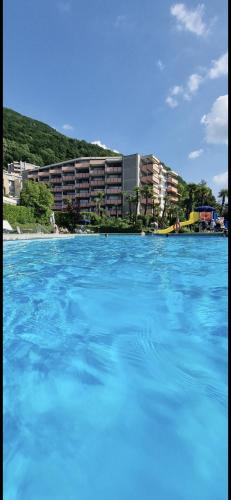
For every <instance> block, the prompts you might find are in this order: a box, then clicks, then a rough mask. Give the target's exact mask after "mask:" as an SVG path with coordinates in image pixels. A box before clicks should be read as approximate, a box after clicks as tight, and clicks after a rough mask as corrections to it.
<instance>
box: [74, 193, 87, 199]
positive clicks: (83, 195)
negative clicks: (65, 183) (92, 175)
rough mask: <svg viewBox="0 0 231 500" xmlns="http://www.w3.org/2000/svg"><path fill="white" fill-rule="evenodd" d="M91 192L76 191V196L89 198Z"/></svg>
mask: <svg viewBox="0 0 231 500" xmlns="http://www.w3.org/2000/svg"><path fill="white" fill-rule="evenodd" d="M89 196H90V193H76V195H75V197H76V198H89Z"/></svg>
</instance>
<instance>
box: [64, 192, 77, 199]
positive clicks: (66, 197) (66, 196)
mask: <svg viewBox="0 0 231 500" xmlns="http://www.w3.org/2000/svg"><path fill="white" fill-rule="evenodd" d="M68 198H72V199H74V198H75V193H71V194H70V193H69V194H67V193H66V194H63V200H67V199H68Z"/></svg>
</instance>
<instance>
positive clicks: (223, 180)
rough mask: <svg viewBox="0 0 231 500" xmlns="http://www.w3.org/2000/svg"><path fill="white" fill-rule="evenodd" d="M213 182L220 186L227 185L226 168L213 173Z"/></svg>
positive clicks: (225, 186) (224, 186)
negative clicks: (215, 173) (223, 170)
mask: <svg viewBox="0 0 231 500" xmlns="http://www.w3.org/2000/svg"><path fill="white" fill-rule="evenodd" d="M213 182H214V184H216V185H217V186H220V187H221V188H227V186H228V170H226V172H222V173H221V174H217V175H214V177H213Z"/></svg>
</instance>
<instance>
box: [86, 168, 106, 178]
mask: <svg viewBox="0 0 231 500" xmlns="http://www.w3.org/2000/svg"><path fill="white" fill-rule="evenodd" d="M104 174H105V171H104V170H103V169H97V168H95V169H93V170H90V175H91V176H92V177H93V176H94V175H104Z"/></svg>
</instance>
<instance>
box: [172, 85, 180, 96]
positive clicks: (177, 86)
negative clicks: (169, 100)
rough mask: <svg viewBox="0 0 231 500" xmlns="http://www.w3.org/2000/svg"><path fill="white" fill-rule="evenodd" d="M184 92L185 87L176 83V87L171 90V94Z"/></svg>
mask: <svg viewBox="0 0 231 500" xmlns="http://www.w3.org/2000/svg"><path fill="white" fill-rule="evenodd" d="M182 92H183V87H182V86H181V85H175V87H173V88H172V89H171V90H170V94H171V95H179V94H181V93H182Z"/></svg>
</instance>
